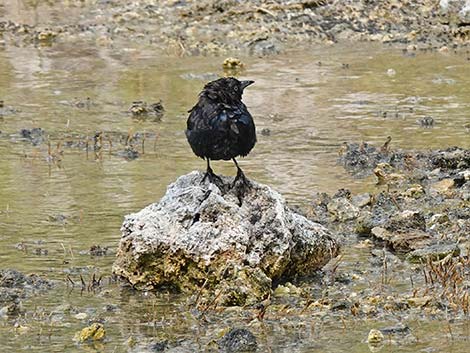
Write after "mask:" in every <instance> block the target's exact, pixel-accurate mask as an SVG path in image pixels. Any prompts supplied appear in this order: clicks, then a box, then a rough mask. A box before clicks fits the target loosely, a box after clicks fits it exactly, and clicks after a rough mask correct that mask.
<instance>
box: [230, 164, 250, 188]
mask: <svg viewBox="0 0 470 353" xmlns="http://www.w3.org/2000/svg"><path fill="white" fill-rule="evenodd" d="M237 184H241V185H242V186H243V187H249V186H250V181H249V180H248V178H247V177H246V176H245V173H243V172H242V170H241V169H238V171H237V176H236V177H235V179H234V180H233V182H232V188H234V187H235V186H236V185H237Z"/></svg>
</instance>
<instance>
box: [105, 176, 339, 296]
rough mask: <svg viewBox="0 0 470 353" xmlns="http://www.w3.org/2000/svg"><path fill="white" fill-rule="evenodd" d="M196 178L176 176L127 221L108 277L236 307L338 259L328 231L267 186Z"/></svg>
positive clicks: (336, 249)
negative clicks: (242, 186) (210, 295)
mask: <svg viewBox="0 0 470 353" xmlns="http://www.w3.org/2000/svg"><path fill="white" fill-rule="evenodd" d="M202 177H203V175H202V173H199V172H192V173H190V174H188V175H184V176H181V177H180V178H178V179H177V180H176V182H175V183H173V184H171V185H170V186H169V187H168V190H167V193H166V195H165V196H164V197H163V198H162V199H161V200H160V201H159V202H158V203H155V204H152V205H150V206H148V207H146V208H144V209H143V210H141V211H140V212H138V213H135V214H131V215H128V216H127V217H126V219H125V221H124V223H123V226H122V228H121V230H122V239H121V242H120V245H119V250H118V253H117V260H116V262H115V264H114V268H113V270H114V273H116V274H118V275H120V276H122V277H123V278H125V279H127V280H128V281H129V282H130V283H131V284H132V285H134V286H135V287H137V288H147V289H148V288H158V287H160V286H171V287H176V288H177V289H180V290H183V291H188V292H191V291H193V292H194V291H195V290H197V292H199V291H200V293H202V292H203V291H204V292H206V291H207V292H208V293H217V294H216V296H217V298H218V303H219V304H224V305H241V304H246V303H252V302H255V301H257V300H259V299H262V298H265V297H266V296H267V295H268V294H269V293H270V291H271V288H272V284H273V281H274V282H275V281H278V280H282V279H284V278H289V277H291V276H297V275H299V276H305V275H309V274H311V273H312V272H314V271H315V270H317V269H319V268H321V267H322V266H323V265H325V264H326V263H327V262H328V261H329V260H330V259H331V258H332V257H334V256H336V255H337V253H338V244H337V242H336V241H335V240H333V239H332V238H331V236H330V234H329V232H328V230H327V229H326V228H325V227H323V226H321V225H319V224H317V223H314V222H312V221H309V220H308V219H306V218H305V217H303V216H301V215H299V214H297V213H294V212H293V211H292V210H290V209H289V208H288V207H287V205H286V202H285V200H284V199H283V197H282V196H281V195H280V194H278V193H277V192H275V191H274V190H272V189H271V188H269V187H268V186H266V185H262V184H258V183H256V182H251V187H250V188H248V189H245V190H244V191H241V189H240V188H239V187H237V186H236V187H234V188H230V185H231V183H232V180H233V179H232V178H228V177H223V178H222V179H223V181H224V186H223V187H221V188H219V187H218V186H216V185H215V184H211V183H208V182H205V183H201V180H202ZM240 203H241V205H240Z"/></svg>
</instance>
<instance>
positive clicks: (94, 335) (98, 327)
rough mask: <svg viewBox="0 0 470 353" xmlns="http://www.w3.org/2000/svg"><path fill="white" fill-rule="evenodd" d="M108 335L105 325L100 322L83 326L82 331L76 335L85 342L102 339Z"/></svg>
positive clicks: (76, 338)
mask: <svg viewBox="0 0 470 353" xmlns="http://www.w3.org/2000/svg"><path fill="white" fill-rule="evenodd" d="M105 335H106V331H105V329H104V326H103V325H102V324H100V323H97V322H95V323H94V324H91V325H90V326H87V327H85V328H83V329H82V330H81V331H80V332H77V334H76V335H75V340H76V341H78V342H80V343H83V342H87V341H100V340H102V339H103V338H104V336H105Z"/></svg>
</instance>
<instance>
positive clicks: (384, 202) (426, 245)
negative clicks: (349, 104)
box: [311, 143, 470, 263]
mask: <svg viewBox="0 0 470 353" xmlns="http://www.w3.org/2000/svg"><path fill="white" fill-rule="evenodd" d="M339 162H340V163H341V164H343V165H344V167H345V168H346V169H347V170H348V171H350V172H351V173H352V174H354V175H356V176H362V175H370V174H371V173H372V171H374V174H375V175H376V176H377V192H376V193H375V194H372V195H369V194H363V195H351V193H350V192H349V191H348V190H344V189H340V190H339V191H338V192H337V193H336V194H335V195H333V196H332V197H330V196H329V195H326V194H319V195H317V196H316V197H315V198H314V201H313V204H312V208H313V211H311V213H313V214H314V215H315V217H314V218H315V220H316V221H317V222H320V223H321V224H324V225H326V226H327V227H328V229H331V230H332V231H334V232H335V233H336V234H337V235H338V236H341V235H343V236H345V237H350V235H351V234H354V233H355V234H357V235H360V236H363V237H371V238H373V239H377V240H381V241H383V242H384V243H385V244H386V245H387V246H388V248H389V249H390V250H393V251H395V252H397V253H405V254H407V256H406V259H407V260H409V261H410V262H414V263H416V262H425V261H426V260H427V259H429V258H430V259H442V258H444V257H446V256H448V255H451V256H459V254H460V253H461V249H466V248H468V246H470V242H469V240H468V234H469V230H470V196H469V195H470V193H469V190H470V150H469V149H463V148H459V147H451V148H447V149H445V150H436V151H422V152H416V151H403V150H387V151H384V150H383V149H381V148H377V147H374V146H371V145H368V144H366V143H362V144H358V143H351V144H346V145H344V147H343V149H342V154H341V155H340V158H339ZM378 171H380V172H378ZM397 176H400V177H397ZM462 253H466V250H465V251H463V252H462Z"/></svg>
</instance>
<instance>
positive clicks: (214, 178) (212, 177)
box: [201, 169, 224, 186]
mask: <svg viewBox="0 0 470 353" xmlns="http://www.w3.org/2000/svg"><path fill="white" fill-rule="evenodd" d="M206 179H207V180H209V182H210V183H212V184H215V185H217V186H219V184H220V185H224V182H223V180H222V178H221V177H219V176H218V175H217V174H215V173H214V172H213V171H212V169H209V170H207V171H206V174H204V177H203V178H202V180H201V184H203V183H204V182H205V181H206Z"/></svg>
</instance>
